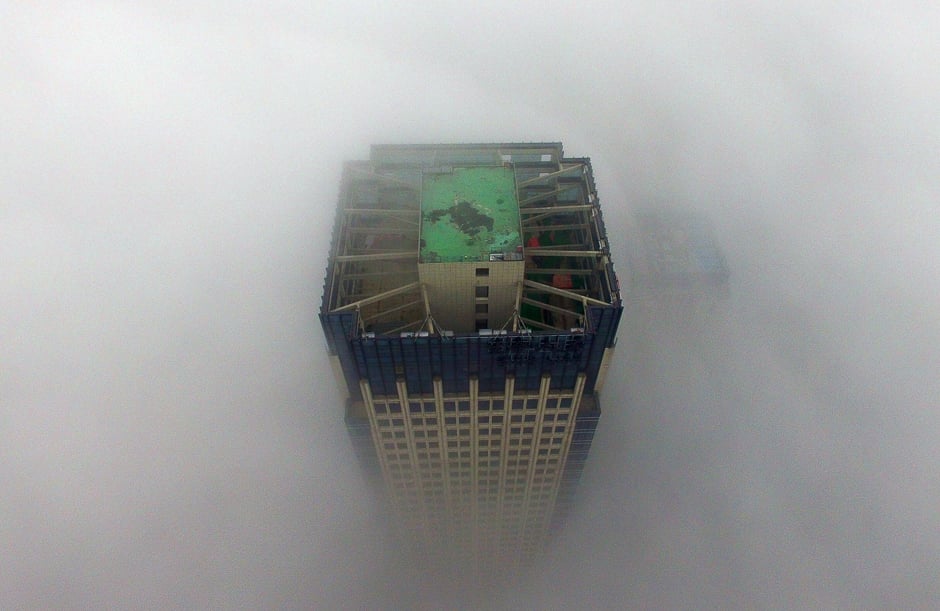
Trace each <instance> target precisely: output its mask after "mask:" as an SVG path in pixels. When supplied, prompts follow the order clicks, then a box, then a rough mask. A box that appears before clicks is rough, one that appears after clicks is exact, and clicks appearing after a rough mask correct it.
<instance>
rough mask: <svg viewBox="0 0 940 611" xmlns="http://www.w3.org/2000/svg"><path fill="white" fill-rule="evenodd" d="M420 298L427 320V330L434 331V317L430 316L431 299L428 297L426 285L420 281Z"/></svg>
mask: <svg viewBox="0 0 940 611" xmlns="http://www.w3.org/2000/svg"><path fill="white" fill-rule="evenodd" d="M421 298H422V299H423V300H424V315H425V316H426V317H427V320H428V331H429V332H431V333H434V319H433V318H432V317H431V301H430V300H429V299H428V287H427V286H426V285H425V284H424V283H423V282H422V283H421Z"/></svg>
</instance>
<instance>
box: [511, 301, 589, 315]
mask: <svg viewBox="0 0 940 611" xmlns="http://www.w3.org/2000/svg"><path fill="white" fill-rule="evenodd" d="M522 303H525V304H528V305H530V306H535V307H537V308H541V309H543V310H548V311H549V312H555V313H556V314H569V315H571V316H574V317H575V318H580V317H581V316H584V312H575V311H574V310H567V309H565V308H560V307H558V306H555V305H551V304H549V303H545V302H544V301H537V300H535V299H529V298H528V297H523V298H522Z"/></svg>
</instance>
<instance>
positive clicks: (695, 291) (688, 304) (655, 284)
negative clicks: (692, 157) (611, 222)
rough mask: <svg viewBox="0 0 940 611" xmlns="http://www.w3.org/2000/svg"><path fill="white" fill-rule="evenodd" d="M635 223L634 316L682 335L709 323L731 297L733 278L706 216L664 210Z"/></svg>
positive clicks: (637, 217) (637, 216)
mask: <svg viewBox="0 0 940 611" xmlns="http://www.w3.org/2000/svg"><path fill="white" fill-rule="evenodd" d="M633 220H634V222H635V226H636V234H637V235H636V236H635V239H636V241H637V242H639V244H638V246H639V248H638V249H635V251H638V252H639V256H637V257H634V258H631V261H630V264H631V265H630V267H631V274H630V283H629V286H630V291H629V293H630V299H629V302H630V309H631V311H632V312H633V313H639V314H641V315H642V314H644V313H645V314H646V315H652V316H655V317H656V318H657V319H659V320H661V321H663V322H666V323H667V324H670V325H674V326H675V327H676V328H677V329H678V330H680V331H683V332H686V331H689V330H691V329H693V328H695V327H697V326H700V325H701V324H702V323H704V322H706V321H707V320H708V317H709V315H710V314H711V313H712V312H713V310H714V309H715V307H716V306H718V305H719V304H721V303H722V302H723V300H724V297H726V296H727V293H728V278H729V275H730V274H729V270H728V265H727V263H726V261H725V257H724V255H723V253H722V252H721V249H720V248H719V246H718V242H717V241H716V240H715V237H714V234H713V231H712V227H711V223H710V222H709V220H708V217H707V216H705V215H704V214H702V213H699V212H691V211H683V210H677V209H674V208H668V207H662V208H645V209H641V210H639V211H637V212H635V213H634V215H633ZM646 320H649V318H647V319H646Z"/></svg>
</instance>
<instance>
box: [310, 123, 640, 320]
mask: <svg viewBox="0 0 940 611" xmlns="http://www.w3.org/2000/svg"><path fill="white" fill-rule="evenodd" d="M330 251H331V254H330V261H329V267H328V269H327V274H326V283H325V286H324V293H323V303H322V308H321V314H322V315H328V314H339V313H342V312H355V313H356V316H355V321H356V322H355V324H356V326H357V327H358V332H359V333H361V334H379V335H392V336H397V335H398V334H400V333H422V332H430V333H432V334H433V333H435V329H436V330H440V329H443V330H450V331H454V332H456V333H458V334H459V333H464V332H469V333H474V332H476V331H479V330H482V329H486V328H489V329H506V328H508V329H509V330H510V331H511V332H516V331H519V332H535V333H539V332H549V333H552V332H554V333H557V332H568V331H569V330H570V329H572V328H582V327H589V326H590V324H589V323H590V321H589V320H588V319H589V317H588V309H589V307H619V306H620V305H621V296H620V285H619V282H618V280H617V276H616V274H615V273H614V268H613V264H612V263H611V260H610V250H609V247H608V243H607V234H606V229H605V227H604V222H603V217H602V215H601V209H600V205H599V202H598V198H597V193H596V189H595V186H594V178H593V174H592V172H591V163H590V160H589V159H587V158H580V157H565V156H564V152H563V150H562V146H561V144H560V143H557V142H533V143H489V144H419V145H376V146H373V147H372V151H371V156H370V158H369V159H368V160H363V161H352V162H348V163H347V164H346V165H345V168H344V173H343V181H342V185H341V187H340V194H339V205H338V210H337V216H336V225H335V226H334V229H333V244H332V246H331V249H330ZM473 262H485V263H482V264H479V265H476V266H475V269H474V266H473V265H472V263H473ZM438 263H440V264H447V265H448V266H449V267H447V268H446V269H445V267H443V266H442V267H438V265H437V264H438ZM461 266H463V267H461ZM484 267H486V268H489V269H486V270H484V269H483V268H484ZM432 268H436V269H432ZM464 268H466V269H464ZM435 319H436V320H437V322H436V323H435V322H434V320H435ZM507 321H508V322H507Z"/></svg>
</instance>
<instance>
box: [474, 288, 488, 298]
mask: <svg viewBox="0 0 940 611" xmlns="http://www.w3.org/2000/svg"><path fill="white" fill-rule="evenodd" d="M476 296H477V297H480V298H483V297H489V296H490V287H488V286H486V285H481V286H478V287H477V289H476Z"/></svg>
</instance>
